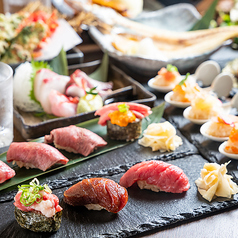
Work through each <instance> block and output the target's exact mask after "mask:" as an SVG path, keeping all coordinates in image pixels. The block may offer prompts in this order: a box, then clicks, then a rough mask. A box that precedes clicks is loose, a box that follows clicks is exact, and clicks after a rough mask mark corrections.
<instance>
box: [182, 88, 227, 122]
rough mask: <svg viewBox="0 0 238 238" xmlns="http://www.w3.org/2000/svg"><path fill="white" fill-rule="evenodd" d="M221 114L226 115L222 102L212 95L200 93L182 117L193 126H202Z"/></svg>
mask: <svg viewBox="0 0 238 238" xmlns="http://www.w3.org/2000/svg"><path fill="white" fill-rule="evenodd" d="M222 112H223V113H226V112H225V110H224V109H223V105H222V102H221V101H220V100H219V99H218V98H217V97H215V96H213V95H212V94H210V93H207V92H204V91H203V92H202V91H201V92H200V93H198V94H197V95H196V97H195V98H194V99H193V100H192V101H191V106H190V107H187V108H186V109H185V110H184V112H183V116H184V117H185V118H186V119H188V120H190V121H191V122H193V123H195V124H198V125H202V124H204V123H205V122H207V121H208V120H209V119H211V118H212V117H214V116H217V115H218V114H220V113H222Z"/></svg>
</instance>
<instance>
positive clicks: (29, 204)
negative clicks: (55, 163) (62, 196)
mask: <svg viewBox="0 0 238 238" xmlns="http://www.w3.org/2000/svg"><path fill="white" fill-rule="evenodd" d="M14 200H15V202H14V205H15V218H16V220H17V223H18V224H19V225H20V226H21V227H22V228H25V229H28V230H31V231H34V232H55V231H57V230H58V229H59V228H60V224H61V217H62V208H61V207H60V205H59V199H58V197H57V196H56V195H54V194H52V191H51V190H50V188H49V187H48V185H47V184H45V185H40V184H39V181H38V179H36V178H35V179H33V180H32V181H31V182H30V184H28V185H27V184H24V185H21V186H18V192H17V194H16V196H15V198H14Z"/></svg>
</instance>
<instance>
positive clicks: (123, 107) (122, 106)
mask: <svg viewBox="0 0 238 238" xmlns="http://www.w3.org/2000/svg"><path fill="white" fill-rule="evenodd" d="M118 110H119V112H127V111H128V110H129V106H128V105H126V104H125V103H123V104H120V105H118Z"/></svg>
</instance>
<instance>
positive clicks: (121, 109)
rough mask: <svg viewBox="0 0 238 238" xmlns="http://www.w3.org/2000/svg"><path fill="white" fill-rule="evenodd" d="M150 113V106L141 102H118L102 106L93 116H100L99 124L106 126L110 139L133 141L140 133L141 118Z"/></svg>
mask: <svg viewBox="0 0 238 238" xmlns="http://www.w3.org/2000/svg"><path fill="white" fill-rule="evenodd" d="M151 113H152V111H151V108H150V107H148V106H145V105H143V104H138V103H131V102H119V103H112V104H109V105H106V106H104V107H102V108H101V109H99V110H97V111H96V112H95V116H97V115H98V116H100V118H99V121H98V124H99V125H101V126H107V135H108V137H109V138H110V139H112V140H126V141H133V140H135V139H137V138H139V136H140V135H141V133H142V129H141V125H142V119H143V118H145V117H146V116H148V115H150V114H151Z"/></svg>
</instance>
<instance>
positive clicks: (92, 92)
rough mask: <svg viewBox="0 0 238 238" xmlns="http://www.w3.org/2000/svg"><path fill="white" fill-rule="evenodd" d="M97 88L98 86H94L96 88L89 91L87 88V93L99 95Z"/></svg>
mask: <svg viewBox="0 0 238 238" xmlns="http://www.w3.org/2000/svg"><path fill="white" fill-rule="evenodd" d="M96 88H97V86H96V87H94V88H91V89H90V90H89V91H87V90H86V93H87V94H92V95H98V92H97V91H95V90H96Z"/></svg>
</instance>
